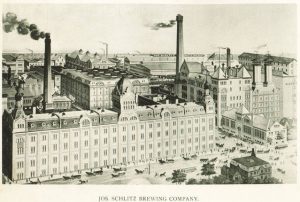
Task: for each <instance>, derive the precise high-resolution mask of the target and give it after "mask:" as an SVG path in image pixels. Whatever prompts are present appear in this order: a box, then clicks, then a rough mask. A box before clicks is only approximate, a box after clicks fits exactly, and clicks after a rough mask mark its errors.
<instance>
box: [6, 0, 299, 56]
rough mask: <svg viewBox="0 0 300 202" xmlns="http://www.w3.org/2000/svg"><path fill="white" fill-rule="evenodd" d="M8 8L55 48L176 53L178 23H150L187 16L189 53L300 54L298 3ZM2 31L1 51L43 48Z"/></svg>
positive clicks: (28, 38) (10, 5) (61, 49)
mask: <svg viewBox="0 0 300 202" xmlns="http://www.w3.org/2000/svg"><path fill="white" fill-rule="evenodd" d="M2 10H3V15H5V14H6V12H13V13H15V14H17V16H18V19H24V18H26V19H27V20H28V21H29V22H30V23H35V24H37V25H38V27H39V28H40V29H41V30H44V31H47V32H50V33H51V39H52V52H72V51H74V50H79V49H83V50H89V51H91V52H99V53H101V52H103V50H102V49H103V48H104V46H103V44H101V43H100V42H99V41H104V42H107V43H108V44H109V53H135V52H137V51H138V52H141V53H175V52H176V25H175V26H173V27H170V28H164V29H159V30H152V29H151V28H150V27H149V26H147V25H149V24H152V23H159V22H164V23H168V22H169V20H174V19H175V18H176V15H177V14H181V15H183V34H184V50H185V53H210V52H214V51H218V49H217V47H220V46H221V47H230V48H231V51H232V53H236V54H239V53H241V52H244V51H249V52H254V50H255V47H257V46H260V45H262V44H268V46H267V47H266V48H263V49H260V50H259V53H267V52H268V51H269V52H270V53H271V54H277V55H278V54H282V53H283V54H287V53H288V54H296V53H297V8H296V5H293V4H290V5H288V4H286V5H280V4H274V5H270V4H269V5H262V4H260V5H245V4H244V5H224V4H223V5H222V4H219V5H147V4H140V5H136V4H131V5H128V4H127V5H120V4H114V5H103V4H24V5H22V4H5V5H3V9H2ZM2 34H3V50H4V51H10V50H18V51H26V49H31V50H33V51H34V52H43V50H44V42H43V40H42V39H40V40H39V41H35V40H32V39H31V38H30V36H28V35H27V36H23V35H19V34H17V32H16V31H14V32H11V33H5V32H4V31H2Z"/></svg>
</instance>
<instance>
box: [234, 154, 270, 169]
mask: <svg viewBox="0 0 300 202" xmlns="http://www.w3.org/2000/svg"><path fill="white" fill-rule="evenodd" d="M232 160H233V161H235V162H237V163H239V164H241V165H243V166H246V167H247V168H250V167H255V166H261V165H266V164H269V163H268V162H267V161H264V160H262V159H260V158H257V157H256V156H246V157H241V158H235V159H232Z"/></svg>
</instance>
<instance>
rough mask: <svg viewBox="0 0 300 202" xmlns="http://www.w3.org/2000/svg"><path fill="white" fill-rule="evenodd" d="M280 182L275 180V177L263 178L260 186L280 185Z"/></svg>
mask: <svg viewBox="0 0 300 202" xmlns="http://www.w3.org/2000/svg"><path fill="white" fill-rule="evenodd" d="M281 183H282V182H280V181H279V179H277V178H275V177H269V178H265V179H263V181H262V184H281Z"/></svg>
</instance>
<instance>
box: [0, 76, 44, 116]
mask: <svg viewBox="0 0 300 202" xmlns="http://www.w3.org/2000/svg"><path fill="white" fill-rule="evenodd" d="M43 86H44V83H43V78H42V77H40V76H39V75H38V74H35V73H34V72H31V73H30V74H28V77H27V79H26V81H25V84H24V89H23V93H24V95H23V107H24V108H25V110H28V109H29V110H31V109H32V104H33V101H34V99H35V98H36V97H38V96H40V95H42V94H43ZM15 94H16V89H15V87H14V86H13V87H4V88H2V97H3V96H4V97H6V99H7V102H6V104H7V105H6V106H5V108H7V109H10V108H11V109H12V108H15V104H16V103H15Z"/></svg>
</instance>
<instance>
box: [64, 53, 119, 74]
mask: <svg viewBox="0 0 300 202" xmlns="http://www.w3.org/2000/svg"><path fill="white" fill-rule="evenodd" d="M115 66H116V63H113V62H111V61H110V60H108V59H107V58H104V57H102V56H101V55H99V54H98V53H94V54H93V53H90V52H89V51H86V52H83V50H82V49H80V50H79V51H74V52H72V53H70V54H67V55H66V59H65V67H66V68H71V69H81V70H88V69H94V68H97V69H108V68H109V67H115Z"/></svg>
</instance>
